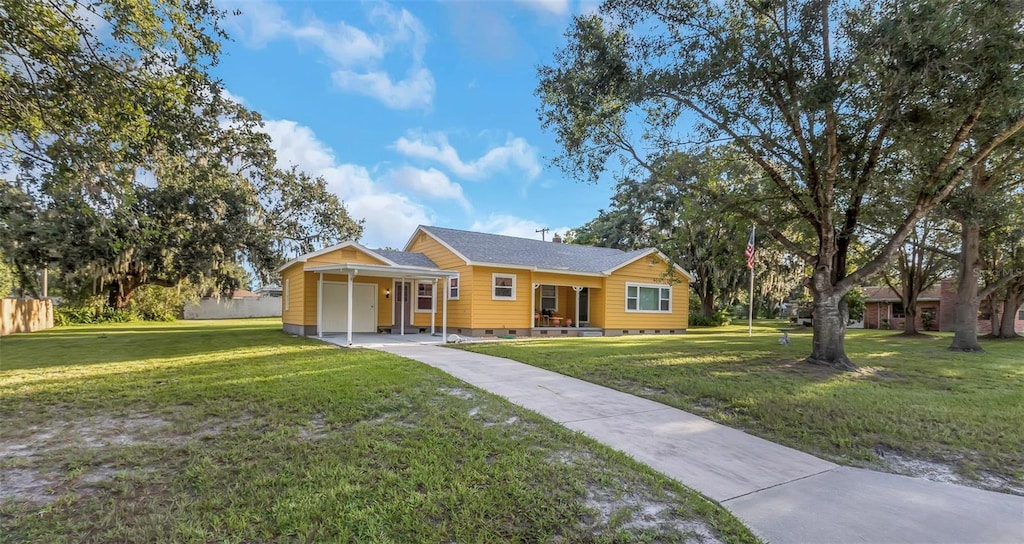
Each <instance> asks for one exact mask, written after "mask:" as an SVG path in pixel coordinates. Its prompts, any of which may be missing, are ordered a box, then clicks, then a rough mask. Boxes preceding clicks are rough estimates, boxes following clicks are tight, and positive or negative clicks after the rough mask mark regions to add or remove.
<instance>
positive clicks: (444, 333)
mask: <svg viewBox="0 0 1024 544" xmlns="http://www.w3.org/2000/svg"><path fill="white" fill-rule="evenodd" d="M449 285H450V284H449V283H448V278H446V279H445V284H444V296H442V297H441V343H442V344H443V343H445V342H447V341H448V295H450V294H451V292H450V289H449ZM459 289H462V286H461V285H459Z"/></svg>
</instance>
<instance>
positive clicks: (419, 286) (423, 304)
mask: <svg viewBox="0 0 1024 544" xmlns="http://www.w3.org/2000/svg"><path fill="white" fill-rule="evenodd" d="M433 309H434V282H431V281H418V282H416V311H417V312H429V311H431V310H433Z"/></svg>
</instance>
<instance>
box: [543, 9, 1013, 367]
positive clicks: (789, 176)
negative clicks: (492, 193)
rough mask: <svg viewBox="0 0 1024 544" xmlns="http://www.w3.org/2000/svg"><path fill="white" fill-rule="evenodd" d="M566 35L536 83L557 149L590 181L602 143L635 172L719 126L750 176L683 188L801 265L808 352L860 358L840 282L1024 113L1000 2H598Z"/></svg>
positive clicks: (857, 277) (862, 268) (709, 140)
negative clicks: (876, 238)
mask: <svg viewBox="0 0 1024 544" xmlns="http://www.w3.org/2000/svg"><path fill="white" fill-rule="evenodd" d="M567 39H568V43H567V45H566V46H565V47H564V48H563V49H562V50H561V51H559V52H558V53H557V55H556V57H555V60H554V62H553V63H552V64H551V65H548V66H543V67H541V68H540V84H539V87H538V95H539V97H540V99H541V107H540V117H541V120H542V122H543V124H544V126H545V127H547V128H549V129H551V130H553V131H554V132H555V134H556V135H557V138H558V141H559V143H560V144H561V147H562V153H561V154H560V156H559V157H557V158H556V160H555V163H556V164H558V165H560V166H562V167H563V169H564V170H565V171H566V172H568V173H570V174H572V175H574V176H576V177H577V178H578V179H581V180H584V181H594V180H596V179H598V177H599V176H601V175H602V173H603V172H604V171H605V169H606V167H607V162H608V159H609V157H612V156H614V157H618V158H619V159H620V160H621V161H622V163H623V165H624V168H623V170H622V171H623V172H624V175H626V176H637V175H638V174H637V173H638V172H643V171H646V172H655V171H660V170H664V168H663V164H664V161H665V160H666V157H670V156H671V155H672V154H674V153H676V152H678V151H680V150H687V149H691V148H697V149H701V148H703V147H705V146H707V145H710V144H713V143H718V142H722V141H728V142H731V143H732V145H734V146H735V147H736V148H737V149H739V150H740V151H741V152H742V153H743V154H744V156H745V158H746V160H748V161H750V162H751V163H753V164H755V165H757V167H758V169H759V170H760V175H759V176H757V177H756V178H753V179H750V180H749V181H748V182H746V183H742V184H733V185H729V186H721V185H719V184H712V183H706V182H704V181H700V182H695V183H691V184H689V185H688V186H687V188H688V190H689V191H692V192H694V193H702V194H707V195H709V196H712V197H714V198H716V199H719V200H721V201H723V202H725V203H726V205H727V206H730V207H731V208H732V209H734V210H735V211H736V213H738V214H740V215H741V216H744V217H746V218H749V219H751V220H753V221H756V222H757V223H758V224H759V225H760V226H761V230H762V231H763V232H767V233H768V234H769V235H771V236H772V237H773V238H774V239H775V240H777V241H778V242H779V243H780V244H782V245H783V246H784V247H785V248H786V249H787V250H788V251H789V252H791V253H792V254H794V255H797V256H799V258H800V259H801V260H802V261H803V262H804V263H806V265H808V266H809V268H810V270H811V275H810V278H809V281H808V285H809V287H810V290H811V292H812V295H813V296H814V321H813V324H814V342H813V348H812V352H811V354H810V356H809V357H808V361H809V362H812V363H819V364H827V365H831V366H835V367H838V368H845V369H852V368H854V367H855V365H853V363H852V361H850V360H849V358H848V357H847V356H846V353H845V349H844V337H845V323H846V315H845V314H846V306H845V303H844V297H845V295H846V294H847V293H848V292H849V291H850V290H851V289H853V288H854V287H855V286H856V285H858V284H859V283H861V282H863V281H864V280H865V279H867V278H868V277H870V276H873V275H875V274H877V273H879V272H880V271H881V270H882V268H883V267H884V266H885V265H886V264H887V263H888V262H889V260H890V259H891V258H892V257H893V256H894V255H895V253H896V251H897V250H898V249H899V248H900V247H901V246H902V244H903V241H904V239H905V238H906V237H907V236H908V235H909V234H910V233H911V232H912V231H913V230H914V228H915V226H916V224H917V223H918V221H920V220H921V218H923V217H925V216H927V215H928V214H929V213H930V212H932V210H933V209H934V208H935V207H936V206H937V205H938V204H940V203H941V202H942V201H943V199H945V198H946V197H947V196H949V194H950V193H951V192H952V191H953V190H954V189H955V188H956V187H958V186H960V185H961V184H962V183H963V182H964V180H965V176H967V175H968V174H969V173H970V172H971V171H972V170H973V169H974V168H975V167H976V166H977V165H979V164H981V163H982V162H983V161H985V160H986V159H987V158H988V157H989V156H990V155H991V154H992V153H993V151H994V150H997V149H999V148H1000V147H1001V146H1002V145H1003V144H1004V143H1005V142H1006V141H1007V140H1008V139H1009V138H1011V137H1013V136H1014V135H1015V134H1016V133H1018V132H1020V131H1021V130H1022V128H1024V107H1022V104H1024V84H1022V70H1024V68H1022V67H1024V24H1022V15H1021V11H1020V10H1019V4H1018V3H1016V2H1013V1H1012V0H995V1H989V0H969V1H964V2H938V1H923V2H901V1H868V2H863V1H856V2H854V1H849V2H843V1H830V0H811V1H798V2H784V1H768V2H741V1H735V0H729V1H726V2H721V3H707V2H698V1H682V2H676V1H654V2H648V1H641V0H607V1H605V2H604V3H602V5H601V7H600V9H599V11H598V13H596V14H593V15H584V16H579V17H577V18H575V19H574V21H573V23H572V25H571V27H570V28H569V30H568V32H567ZM908 156H913V157H914V158H915V160H914V161H912V162H907V161H906V160H905V159H906V158H907V157H908ZM911 166H913V167H911ZM894 189H895V190H894ZM883 194H884V195H885V198H884V199H883V198H880V197H881V196H882V195H883ZM891 199H898V201H899V203H900V206H899V209H900V213H899V214H898V215H896V216H894V217H892V221H891V224H892V225H893V228H892V230H891V233H889V235H888V236H887V237H886V240H885V241H884V243H883V244H882V245H881V246H880V248H879V250H878V251H877V252H876V253H875V254H874V255H872V256H870V258H868V259H866V260H865V261H864V262H863V263H861V264H860V265H859V266H853V265H852V263H851V262H850V252H851V247H853V246H855V245H856V244H857V243H858V238H859V237H860V236H861V235H862V234H863V230H862V221H863V218H864V217H872V216H875V215H876V212H875V210H874V208H875V207H877V206H880V205H881V204H882V202H881V201H883V200H886V202H885V203H884V204H885V206H890V205H891V203H890V202H889V200H891ZM878 213H881V212H878Z"/></svg>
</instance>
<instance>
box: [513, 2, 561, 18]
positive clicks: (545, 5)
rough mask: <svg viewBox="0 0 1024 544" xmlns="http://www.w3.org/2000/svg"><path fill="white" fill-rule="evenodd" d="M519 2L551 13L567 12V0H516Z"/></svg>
mask: <svg viewBox="0 0 1024 544" xmlns="http://www.w3.org/2000/svg"><path fill="white" fill-rule="evenodd" d="M518 2H519V3H520V4H525V5H526V6H528V7H530V8H532V9H535V10H537V11H540V12H542V13H548V14H551V15H565V14H567V13H569V7H570V5H569V4H570V2H569V0H518Z"/></svg>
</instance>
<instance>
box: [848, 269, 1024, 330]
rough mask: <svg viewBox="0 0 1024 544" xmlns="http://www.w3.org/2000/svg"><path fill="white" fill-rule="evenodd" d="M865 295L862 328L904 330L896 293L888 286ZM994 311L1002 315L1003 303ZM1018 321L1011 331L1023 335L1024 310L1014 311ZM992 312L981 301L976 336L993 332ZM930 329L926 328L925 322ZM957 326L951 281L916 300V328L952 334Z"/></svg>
mask: <svg viewBox="0 0 1024 544" xmlns="http://www.w3.org/2000/svg"><path fill="white" fill-rule="evenodd" d="M864 292H865V294H866V295H867V300H866V305H865V308H864V327H865V328H868V329H877V328H880V327H879V324H881V325H882V327H881V328H890V329H894V330H899V329H902V328H903V322H904V319H906V317H905V315H906V314H905V312H904V308H903V304H902V302H901V301H900V296H899V294H897V293H896V291H894V290H892V288H890V287H889V286H887V285H886V286H874V287H865V288H864ZM996 310H997V311H998V312H999V313H1000V315H1002V303H1001V302H997V303H996ZM1016 314H1017V322H1016V324H1015V325H1014V329H1015V330H1016V331H1017V332H1024V307H1021V308H1018V309H1017V310H1016ZM991 315H992V309H991V307H990V305H989V303H988V301H983V302H982V303H981V307H980V308H979V311H978V333H979V334H988V333H990V332H992V319H991ZM926 321H927V322H928V325H929V326H927V327H926V326H925V322H926ZM955 323H956V282H955V281H954V280H951V279H947V280H942V281H941V282H939V283H938V285H934V286H932V287H930V288H929V289H927V290H925V292H923V293H921V296H920V297H918V299H917V328H918V330H922V331H923V330H929V331H951V330H953V326H954V325H955Z"/></svg>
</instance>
